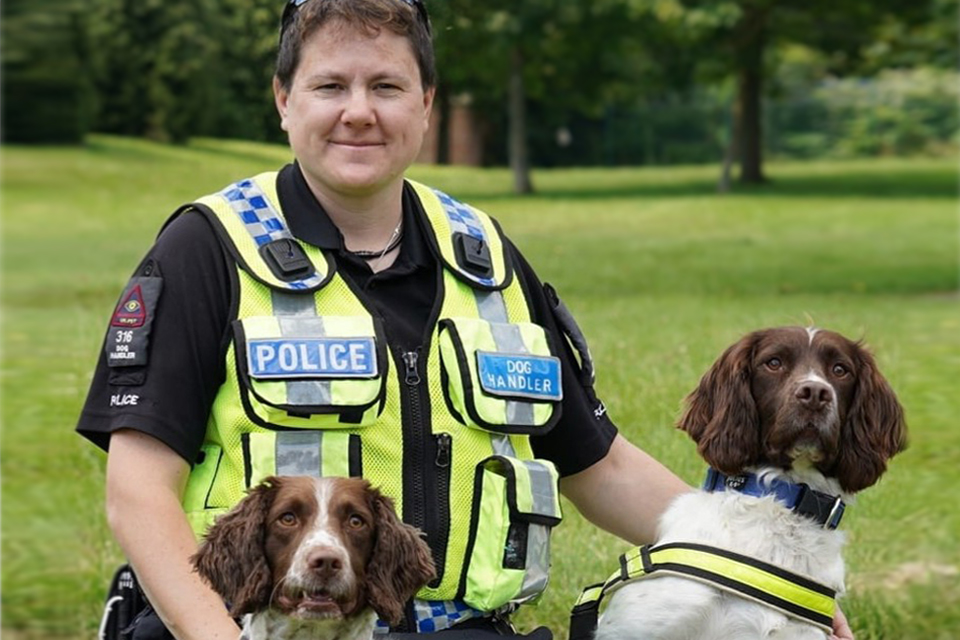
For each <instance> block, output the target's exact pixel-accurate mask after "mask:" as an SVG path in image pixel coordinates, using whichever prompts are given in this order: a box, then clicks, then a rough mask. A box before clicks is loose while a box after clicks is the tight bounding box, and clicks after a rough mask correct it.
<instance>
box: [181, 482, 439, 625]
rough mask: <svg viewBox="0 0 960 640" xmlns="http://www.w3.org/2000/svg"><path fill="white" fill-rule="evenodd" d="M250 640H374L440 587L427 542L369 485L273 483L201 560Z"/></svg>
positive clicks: (260, 489)
mask: <svg viewBox="0 0 960 640" xmlns="http://www.w3.org/2000/svg"><path fill="white" fill-rule="evenodd" d="M193 562H194V566H195V567H196V570H197V571H198V572H199V573H200V575H201V576H202V577H203V578H204V579H205V580H206V581H207V582H208V583H209V584H210V585H211V586H212V587H213V589H214V590H215V591H216V592H217V593H219V594H220V596H221V597H223V599H224V600H225V601H226V602H227V604H228V605H229V607H230V613H231V615H233V616H235V617H240V616H245V617H244V628H243V635H242V636H241V638H244V639H248V640H295V639H297V640H301V639H302V640H306V639H307V638H309V639H311V640H317V639H321V640H322V639H333V638H337V639H338V640H362V639H363V640H368V639H369V638H370V637H371V636H372V633H373V627H374V625H375V623H376V618H377V616H379V617H380V618H381V619H382V620H384V621H385V622H388V623H391V624H396V623H397V622H398V621H399V620H400V618H401V617H402V615H403V607H404V603H406V601H407V600H408V599H409V598H410V597H412V596H413V594H414V593H415V592H416V591H417V590H418V589H419V588H420V587H421V586H422V585H424V584H426V583H427V582H428V581H429V580H431V579H432V578H433V577H434V573H435V571H434V566H433V561H432V559H431V555H430V549H429V548H428V547H427V545H426V543H425V542H424V541H423V540H422V539H421V537H420V532H419V530H417V529H416V528H414V527H411V526H409V525H406V524H404V523H402V522H400V520H399V519H398V518H397V516H396V513H395V512H394V508H393V503H392V502H391V500H390V499H389V498H387V497H386V496H383V495H382V494H381V493H380V492H379V491H377V490H376V489H374V488H373V487H371V486H370V484H369V483H368V482H367V481H365V480H361V479H359V478H310V477H306V476H285V477H272V478H268V479H267V480H265V481H264V482H263V483H262V484H261V485H259V486H257V487H255V488H254V489H252V490H251V491H250V493H249V494H248V495H247V497H245V498H244V499H243V500H242V501H241V502H240V503H239V504H238V505H237V506H236V507H235V508H234V509H233V510H232V511H230V512H229V513H227V514H225V515H224V516H222V517H221V518H220V519H219V520H217V522H216V523H215V524H214V525H213V527H212V528H211V529H210V531H209V533H208V534H207V535H206V537H205V539H204V541H203V542H202V543H201V545H200V548H199V550H198V552H197V553H196V554H195V555H194V557H193Z"/></svg>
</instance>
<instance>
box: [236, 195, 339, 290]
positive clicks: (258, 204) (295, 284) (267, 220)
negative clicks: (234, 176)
mask: <svg viewBox="0 0 960 640" xmlns="http://www.w3.org/2000/svg"><path fill="white" fill-rule="evenodd" d="M220 195H221V196H222V197H223V199H224V200H226V201H227V203H228V204H229V205H230V207H231V208H232V209H233V210H234V212H235V213H236V214H237V216H239V217H240V220H241V222H243V225H244V226H245V227H246V229H247V232H248V233H249V234H250V237H251V238H253V241H254V242H256V243H257V246H258V247H262V246H263V245H265V244H267V243H268V242H272V241H273V240H280V239H291V238H293V236H292V235H291V234H290V231H289V230H288V229H287V226H286V225H285V224H284V222H283V218H281V217H280V214H279V213H278V212H277V210H276V209H274V208H273V206H272V205H271V204H270V201H269V200H268V199H267V196H266V195H264V193H263V191H261V190H260V187H258V186H257V184H256V183H255V182H253V180H241V181H240V182H237V183H235V184H232V185H230V186H229V187H227V188H226V189H224V190H223V191H221V192H220ZM321 282H322V280H321V278H320V276H319V275H318V274H317V273H316V271H314V272H313V273H312V274H311V275H310V276H308V277H306V278H303V279H301V280H294V281H292V282H283V285H284V286H286V287H289V288H290V289H309V288H311V287H315V286H317V285H319V284H320V283H321Z"/></svg>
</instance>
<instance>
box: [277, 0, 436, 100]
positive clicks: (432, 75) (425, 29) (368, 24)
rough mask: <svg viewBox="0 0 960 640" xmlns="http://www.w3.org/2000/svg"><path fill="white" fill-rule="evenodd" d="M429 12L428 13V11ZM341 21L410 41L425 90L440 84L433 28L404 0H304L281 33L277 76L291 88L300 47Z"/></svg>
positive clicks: (286, 86) (285, 86)
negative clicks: (431, 30) (389, 33)
mask: <svg viewBox="0 0 960 640" xmlns="http://www.w3.org/2000/svg"><path fill="white" fill-rule="evenodd" d="M424 15H425V14H424ZM334 21H338V22H341V23H342V24H346V25H350V26H353V27H356V28H359V29H361V30H364V31H368V32H370V33H371V34H373V35H376V34H378V33H380V30H381V29H386V30H388V31H390V32H392V33H395V34H397V35H400V36H403V37H405V38H406V39H407V40H409V41H410V46H411V48H412V49H413V55H414V57H415V58H416V60H417V67H419V69H420V81H421V83H422V85H423V88H424V90H426V89H431V88H433V87H435V86H437V70H436V63H435V60H434V52H433V41H432V40H431V38H430V28H429V25H428V24H427V23H426V21H425V20H423V19H421V18H420V16H419V15H418V13H417V9H416V8H415V7H414V6H413V5H412V4H408V3H407V2H404V1H403V0H311V1H310V2H306V3H304V4H303V5H302V6H301V7H300V8H299V9H298V10H297V12H296V14H295V15H294V16H293V19H292V20H291V21H290V24H289V26H287V27H286V28H285V29H284V30H283V33H281V35H280V48H279V50H278V52H277V69H276V77H277V80H278V81H279V82H280V85H281V86H282V87H283V88H284V89H285V90H287V91H289V90H290V88H291V86H292V84H293V76H294V74H295V73H296V71H297V67H298V66H299V65H300V51H301V49H302V48H303V43H304V42H306V41H307V39H309V38H310V36H312V35H313V34H314V33H316V32H317V31H318V30H319V29H320V28H321V27H323V26H324V25H326V24H329V23H331V22H334Z"/></svg>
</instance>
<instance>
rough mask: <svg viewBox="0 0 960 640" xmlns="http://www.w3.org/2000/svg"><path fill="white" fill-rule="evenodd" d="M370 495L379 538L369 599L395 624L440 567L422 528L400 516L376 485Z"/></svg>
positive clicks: (371, 567) (370, 575) (371, 566)
mask: <svg viewBox="0 0 960 640" xmlns="http://www.w3.org/2000/svg"><path fill="white" fill-rule="evenodd" d="M369 496H370V501H371V508H372V509H373V512H374V513H375V514H376V519H377V540H376V543H375V545H374V548H373V553H372V554H371V557H370V562H369V563H368V564H367V587H368V594H369V595H368V601H369V603H370V606H371V607H372V608H373V610H374V611H376V612H377V615H379V616H380V618H381V619H382V620H384V621H385V622H387V623H389V624H390V625H391V626H393V625H396V624H397V623H399V622H400V620H401V619H402V617H403V607H404V605H405V604H406V602H407V600H409V599H410V598H411V597H412V596H413V595H414V594H415V593H416V592H417V590H419V589H420V587H422V586H423V585H425V584H426V583H427V582H428V581H430V580H432V579H433V578H434V577H436V570H435V569H434V566H433V558H432V557H431V554H430V548H429V547H428V546H427V543H426V542H424V541H423V539H421V537H420V530H419V529H417V528H416V527H412V526H410V525H408V524H405V523H403V522H401V521H400V519H399V518H397V515H396V511H395V510H394V507H393V501H392V500H390V498H388V497H386V496H384V495H382V494H381V493H380V492H379V491H377V490H376V489H373V488H371V489H370V490H369Z"/></svg>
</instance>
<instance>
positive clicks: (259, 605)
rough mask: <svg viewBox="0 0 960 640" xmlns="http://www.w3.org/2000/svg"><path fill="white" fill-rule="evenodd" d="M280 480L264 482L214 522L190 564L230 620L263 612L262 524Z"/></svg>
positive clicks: (266, 581)
mask: <svg viewBox="0 0 960 640" xmlns="http://www.w3.org/2000/svg"><path fill="white" fill-rule="evenodd" d="M279 484H280V480H278V479H277V478H267V480H265V481H264V483H263V484H261V485H259V486H257V487H255V488H254V489H252V490H251V491H250V493H249V494H248V495H247V496H246V497H245V498H244V499H243V500H241V501H240V502H239V503H238V504H237V506H236V507H234V508H233V509H232V510H231V511H230V512H228V513H226V514H225V515H223V516H221V517H220V519H218V520H217V521H216V523H215V524H214V525H213V527H211V528H210V531H209V532H207V535H206V536H205V537H204V540H203V542H202V543H201V544H200V548H199V550H198V551H197V553H196V554H194V555H193V557H192V558H191V561H192V562H193V565H194V567H195V569H196V571H197V573H199V574H200V576H201V577H202V578H203V579H204V580H206V581H207V583H209V584H210V586H211V587H213V590H214V591H216V592H217V593H218V594H220V597H222V598H223V599H224V600H225V601H226V602H227V603H228V604H229V605H230V615H232V616H234V617H238V616H241V615H243V614H245V613H253V612H254V611H259V610H261V609H264V608H266V607H267V606H268V605H269V603H270V595H271V590H272V577H271V574H270V567H269V566H268V565H267V559H266V557H265V555H264V549H263V546H264V541H265V538H266V520H267V514H268V512H269V511H270V505H271V504H273V499H274V496H275V495H276V493H277V490H278V486H279Z"/></svg>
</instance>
